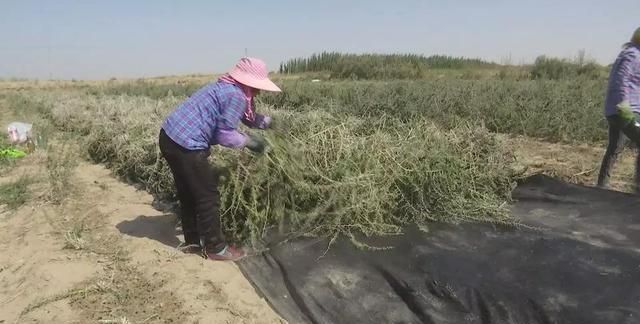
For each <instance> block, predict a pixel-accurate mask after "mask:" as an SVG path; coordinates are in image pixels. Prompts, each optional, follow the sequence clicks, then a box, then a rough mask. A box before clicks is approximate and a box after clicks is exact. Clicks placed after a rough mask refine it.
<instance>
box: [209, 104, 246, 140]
mask: <svg viewBox="0 0 640 324" xmlns="http://www.w3.org/2000/svg"><path fill="white" fill-rule="evenodd" d="M221 104H222V107H220V115H219V116H218V120H217V127H216V131H215V141H216V143H218V144H220V145H222V146H225V147H230V148H242V147H244V146H245V145H246V144H247V140H248V137H247V135H245V134H244V133H242V132H240V131H238V124H239V122H240V120H241V118H242V116H243V115H244V112H245V110H246V108H247V104H248V103H247V100H246V99H245V98H244V97H242V96H241V95H237V94H233V93H229V97H228V99H227V100H224V101H223V102H222V103H221Z"/></svg>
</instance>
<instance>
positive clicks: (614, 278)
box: [240, 176, 640, 324]
mask: <svg viewBox="0 0 640 324" xmlns="http://www.w3.org/2000/svg"><path fill="white" fill-rule="evenodd" d="M514 196H515V198H516V200H517V203H516V204H515V206H514V208H513V214H514V216H516V217H518V218H520V219H522V221H523V223H525V224H529V225H532V226H535V227H537V228H539V229H538V230H535V229H522V228H521V229H512V228H510V229H509V228H500V227H495V226H492V225H479V224H466V225H462V226H450V225H431V226H429V228H428V233H425V232H424V231H423V230H419V229H417V228H407V229H406V232H405V233H404V235H401V236H397V237H384V238H377V239H372V240H368V241H367V242H368V243H369V244H371V245H374V246H391V247H393V248H392V249H390V250H385V251H363V250H360V249H357V248H355V247H354V246H353V245H352V244H351V243H350V242H349V241H346V240H344V241H338V242H337V243H336V244H335V245H334V246H332V248H331V249H329V250H328V251H325V250H326V247H327V242H326V241H322V240H311V239H307V240H298V241H294V242H289V243H284V244H279V245H276V246H275V247H273V248H272V249H271V250H270V251H269V252H266V253H264V254H263V255H261V256H256V257H250V258H247V259H245V260H244V261H242V262H241V263H240V267H241V269H242V271H243V272H244V273H245V275H246V276H247V277H248V278H249V280H251V281H252V283H253V284H254V286H255V287H256V288H257V290H258V291H260V292H261V293H262V294H263V295H264V297H265V298H266V299H267V300H268V301H269V303H270V304H271V305H272V307H273V308H274V309H275V310H276V311H277V312H278V313H280V314H281V316H282V317H283V318H285V319H286V320H287V321H288V322H289V323H350V324H351V323H437V324H440V323H447V324H448V323H452V324H453V323H461V324H463V323H485V324H489V323H491V324H493V323H526V324H537V323H540V324H543V323H544V324H546V323H576V324H591V323H593V324H609V323H611V324H631V323H640V217H639V216H638V211H639V210H640V199H637V198H635V197H633V196H631V195H627V194H622V193H616V192H612V191H605V190H599V189H594V188H586V187H580V186H575V185H569V184H565V183H561V182H558V181H555V180H552V179H550V178H547V177H543V176H535V177H532V178H530V179H529V180H528V181H526V182H525V183H523V184H521V185H520V186H519V187H518V189H516V191H515V193H514ZM325 252H326V254H325Z"/></svg>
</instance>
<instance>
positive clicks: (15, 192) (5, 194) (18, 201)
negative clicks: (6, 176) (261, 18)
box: [0, 176, 33, 210]
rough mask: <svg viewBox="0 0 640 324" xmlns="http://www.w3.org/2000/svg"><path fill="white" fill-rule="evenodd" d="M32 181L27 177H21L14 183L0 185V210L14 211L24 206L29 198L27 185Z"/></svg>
mask: <svg viewBox="0 0 640 324" xmlns="http://www.w3.org/2000/svg"><path fill="white" fill-rule="evenodd" d="M31 183H33V179H32V178H31V177H29V176H21V177H19V178H18V179H17V180H15V181H11V182H8V183H4V184H0V209H2V206H4V208H6V209H9V210H14V209H17V208H19V207H20V206H22V205H24V204H25V203H26V202H27V201H28V200H29V197H30V193H29V185H30V184H31Z"/></svg>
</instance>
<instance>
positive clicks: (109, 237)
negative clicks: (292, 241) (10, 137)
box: [0, 153, 283, 324]
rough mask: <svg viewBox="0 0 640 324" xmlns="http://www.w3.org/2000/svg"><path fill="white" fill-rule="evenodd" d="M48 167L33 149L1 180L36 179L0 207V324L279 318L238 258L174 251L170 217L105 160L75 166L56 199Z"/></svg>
mask: <svg viewBox="0 0 640 324" xmlns="http://www.w3.org/2000/svg"><path fill="white" fill-rule="evenodd" d="M50 164H52V163H51V161H50V159H48V158H47V157H46V154H45V153H40V154H34V155H32V156H29V157H27V158H25V159H24V160H22V165H21V166H16V167H14V168H12V169H11V170H10V172H3V174H2V176H1V177H0V183H4V184H6V185H9V186H11V185H12V184H13V183H14V182H15V181H16V179H17V178H16V177H19V176H20V175H23V174H27V175H29V176H30V177H31V178H32V179H33V180H32V183H31V184H29V190H28V192H29V194H28V195H29V199H28V202H27V203H26V204H25V205H23V206H21V207H19V208H17V209H16V210H8V211H5V212H3V213H1V214H0V231H2V233H5V235H2V237H1V238H0V250H1V251H3V253H1V254H0V309H2V311H1V312H0V323H3V324H5V323H7V324H8V323H52V322H53V323H281V322H283V321H282V320H281V319H280V318H279V317H278V316H277V315H276V314H275V313H274V311H273V310H271V309H270V307H269V306H268V305H267V303H266V302H265V301H264V300H262V299H261V298H260V297H259V296H258V295H257V293H256V291H255V290H254V288H253V287H252V286H251V285H250V284H249V283H248V281H247V280H246V279H245V278H244V277H243V275H242V274H241V272H240V271H239V269H238V268H237V267H236V266H235V265H234V264H233V263H221V262H220V263H217V262H212V261H207V260H204V259H202V258H200V257H198V256H195V255H185V254H182V253H179V252H178V251H177V250H175V249H174V247H175V246H177V245H178V243H179V241H178V238H177V237H176V235H175V231H174V230H173V229H174V226H173V224H174V216H173V215H171V214H163V213H162V212H159V211H157V210H155V209H154V208H153V207H151V203H152V197H151V196H149V195H148V194H147V193H145V192H142V191H137V190H135V189H134V188H133V187H131V186H128V185H126V184H124V183H121V182H119V181H118V180H116V179H114V178H113V177H112V176H111V175H110V173H109V171H108V170H106V169H104V168H103V167H101V166H98V165H91V164H88V163H81V164H80V165H78V166H77V167H74V168H73V170H72V172H71V174H70V175H69V177H70V179H69V180H70V181H69V183H72V184H73V185H72V187H73V188H66V189H68V190H69V192H70V194H68V195H65V196H63V198H62V199H60V200H55V201H60V202H59V203H52V199H53V197H56V196H57V194H56V193H55V192H51V190H50V184H49V183H48V182H49V181H53V180H51V179H48V178H49V177H50V176H51V172H48V168H47V165H49V166H50ZM2 180H4V182H2Z"/></svg>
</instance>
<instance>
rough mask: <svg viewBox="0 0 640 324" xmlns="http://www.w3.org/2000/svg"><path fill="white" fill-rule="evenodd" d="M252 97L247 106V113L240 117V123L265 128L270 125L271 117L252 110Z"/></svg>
mask: <svg viewBox="0 0 640 324" xmlns="http://www.w3.org/2000/svg"><path fill="white" fill-rule="evenodd" d="M254 107H255V106H254V104H253V99H251V102H250V103H249V107H247V113H246V114H244V116H243V118H242V123H243V124H245V125H247V126H248V127H250V128H258V129H266V128H268V127H269V125H271V117H269V116H265V115H262V114H256V113H254V111H253V108H254Z"/></svg>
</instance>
